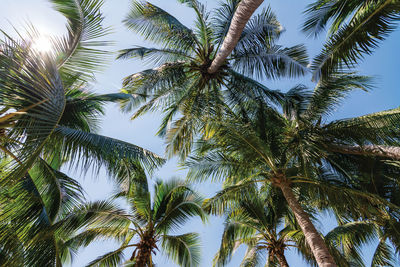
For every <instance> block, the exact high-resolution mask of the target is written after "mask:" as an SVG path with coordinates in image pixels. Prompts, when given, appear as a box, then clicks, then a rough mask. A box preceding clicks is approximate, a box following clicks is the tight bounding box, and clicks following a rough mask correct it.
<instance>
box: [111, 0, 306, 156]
mask: <svg viewBox="0 0 400 267" xmlns="http://www.w3.org/2000/svg"><path fill="white" fill-rule="evenodd" d="M181 2H182V3H185V4H186V5H187V6H189V7H190V8H192V9H193V10H194V12H195V14H196V21H195V24H194V28H193V29H190V28H188V27H186V26H185V25H183V24H182V23H181V22H179V21H178V19H176V18H175V17H173V16H172V15H170V14H169V13H167V12H166V11H164V10H162V9H161V8H159V7H157V6H155V5H153V4H151V3H149V2H145V1H143V2H136V1H134V2H133V4H132V9H131V11H130V12H129V14H128V16H127V17H126V19H125V20H124V22H125V24H126V25H127V27H128V28H129V29H131V30H133V31H135V32H137V33H138V34H140V35H142V36H143V37H144V38H145V39H146V40H147V41H151V42H154V43H155V44H156V45H158V46H159V48H148V47H140V46H136V47H133V48H130V49H126V50H123V51H121V52H120V55H119V57H118V58H140V59H143V60H144V61H145V62H148V63H152V64H154V65H155V66H156V67H155V68H153V69H147V70H144V71H142V72H139V73H135V74H132V75H130V76H128V77H126V78H125V80H124V92H126V93H129V94H132V95H133V98H132V99H131V100H130V101H125V103H124V104H123V106H122V107H123V109H124V110H126V111H129V110H131V109H133V108H135V107H137V106H139V109H138V110H136V112H135V113H134V115H133V118H135V117H137V116H139V115H141V114H143V113H144V112H147V111H153V110H156V109H160V110H162V111H163V112H164V113H165V116H164V118H163V121H162V124H161V126H160V129H159V132H158V133H159V134H160V135H163V136H164V135H166V136H167V140H168V143H169V144H170V145H169V146H168V148H167V149H168V150H169V151H170V152H171V154H174V153H178V152H179V153H181V155H183V156H186V155H187V154H188V153H189V151H190V147H191V141H193V138H194V135H195V132H196V130H198V129H199V128H198V122H197V121H196V120H197V118H198V117H200V116H202V117H203V118H207V117H208V118H212V117H215V115H218V114H219V113H220V111H221V110H220V109H218V107H220V106H221V105H220V104H221V103H225V104H229V101H230V99H236V98H248V97H251V96H250V95H262V96H264V97H265V98H271V99H272V100H273V101H276V100H277V99H280V98H281V94H280V93H279V92H275V91H272V90H269V89H268V88H267V87H265V86H262V85H260V84H258V83H256V82H254V81H253V80H251V79H248V78H246V77H244V76H243V74H245V75H247V74H248V75H251V76H254V77H266V78H278V77H282V76H285V77H295V76H299V75H303V74H305V73H306V72H307V68H306V65H307V63H308V62H307V55H306V52H305V49H304V47H303V46H302V45H297V46H293V47H288V48H285V47H282V46H280V45H278V44H277V41H278V39H279V36H280V35H281V33H282V31H283V28H282V26H281V25H280V23H279V22H278V21H277V19H276V16H275V15H274V14H273V12H272V11H271V10H270V9H269V8H267V9H264V10H263V11H262V12H261V13H260V14H258V15H256V16H254V17H253V18H252V19H251V20H250V21H249V22H248V24H247V25H246V27H245V28H244V30H243V32H242V34H241V37H240V39H239V41H238V43H237V46H236V47H235V49H234V51H233V53H232V55H231V56H230V57H229V58H228V59H227V61H226V62H225V63H224V64H223V66H221V67H220V68H219V69H218V70H217V71H216V72H214V73H211V74H210V73H209V72H208V68H209V66H210V64H211V62H212V61H213V59H214V57H215V55H216V53H217V51H218V49H219V47H220V46H221V44H222V43H223V40H224V38H225V36H226V35H227V32H228V28H229V25H230V23H231V21H232V17H233V15H234V13H235V10H236V8H237V5H238V4H239V2H240V1H236V0H232V1H227V2H226V3H222V4H221V6H220V7H219V8H217V9H216V10H214V12H213V13H209V12H207V11H206V10H205V8H204V6H203V5H202V4H201V3H199V2H198V1H196V0H192V1H183V0H182V1H181ZM210 15H211V16H210ZM239 73H240V74H239ZM171 122H173V124H172V125H170V123H171Z"/></svg>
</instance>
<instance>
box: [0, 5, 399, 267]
mask: <svg viewBox="0 0 400 267" xmlns="http://www.w3.org/2000/svg"><path fill="white" fill-rule="evenodd" d="M150 2H152V3H153V4H155V5H158V6H159V7H161V8H163V9H165V10H166V11H168V12H170V13H171V14H173V15H174V16H175V17H176V18H178V19H179V20H180V21H181V22H183V23H184V24H186V25H188V26H192V25H193V19H194V13H193V12H192V11H191V10H190V9H188V8H186V7H184V6H183V5H181V4H179V3H178V2H177V1H176V0H152V1H150ZM201 2H203V3H205V4H206V5H207V8H208V9H209V10H211V9H212V8H214V7H215V6H216V5H217V3H218V1H215V0H208V1H205V0H201ZM309 2H310V1H306V0H266V1H265V3H264V4H263V7H266V6H267V5H268V4H270V5H271V7H272V10H273V11H274V12H275V13H276V14H277V16H278V19H279V21H280V22H281V23H282V25H283V26H284V28H285V29H286V32H285V33H284V34H283V36H282V38H281V44H282V45H285V46H290V45H294V44H298V43H305V44H306V45H307V48H308V51H309V54H310V55H316V54H317V53H318V52H319V50H320V49H321V45H322V42H323V39H324V38H325V36H323V35H322V36H321V38H319V39H316V40H315V39H309V38H306V36H305V35H304V34H302V33H301V32H300V30H299V29H300V25H301V23H302V21H303V16H302V11H303V10H304V9H305V6H306V5H307V3H309ZM1 4H2V5H1V9H0V28H1V29H2V30H5V31H6V32H11V31H12V27H11V25H10V23H11V24H12V25H14V26H15V27H16V28H17V29H21V27H22V26H23V25H26V22H27V21H29V22H31V23H32V24H33V25H35V27H37V29H38V30H39V31H41V32H43V33H45V34H61V33H63V32H64V30H65V28H64V24H65V20H64V19H63V17H62V16H61V15H59V14H57V13H56V12H55V11H53V10H52V9H51V5H50V4H49V3H48V2H47V1H46V0H1ZM129 6H130V0H105V5H104V7H103V11H104V14H105V16H106V20H105V24H106V25H108V26H112V28H113V34H111V35H109V36H107V39H108V40H111V41H114V42H115V45H114V46H113V47H111V50H112V51H118V50H120V49H124V48H129V47H131V46H132V45H148V46H152V44H149V43H145V42H143V39H142V38H141V37H139V36H137V35H136V34H134V33H133V32H129V31H128V30H126V28H125V27H124V26H123V24H122V23H121V21H122V19H123V18H124V17H125V15H126V14H127V12H128V10H129ZM399 47H400V31H399V30H397V31H396V32H394V33H392V34H391V35H390V38H388V39H387V40H386V41H385V42H384V43H383V44H382V45H381V46H380V48H379V49H377V50H376V51H375V53H374V54H373V55H372V56H368V57H366V59H365V61H364V62H363V63H362V64H361V65H360V66H359V67H358V71H359V72H360V73H361V74H366V75H372V76H374V77H376V79H375V84H376V89H375V90H374V91H372V92H370V93H365V92H356V93H353V94H352V95H351V96H350V97H349V98H348V99H347V101H345V103H344V105H342V106H341V107H340V108H339V109H338V111H337V112H336V113H335V114H334V116H333V117H332V118H331V119H338V118H345V117H351V116H358V115H363V114H367V113H371V112H376V111H379V110H384V109H390V108H395V107H398V106H399V105H400V88H399V83H398V78H399V69H400V53H399V52H398V48H399ZM147 67H148V66H145V65H144V64H143V63H142V62H140V61H133V60H127V61H110V65H109V67H108V68H107V69H105V71H104V72H102V73H101V74H99V75H97V76H96V79H97V82H96V84H94V85H93V90H94V91H95V92H96V93H113V92H118V91H119V89H120V87H121V81H122V78H123V77H125V76H127V75H129V74H132V73H135V72H138V71H141V70H143V69H145V68H147ZM309 80H310V77H306V78H304V79H300V80H299V79H296V80H295V79H293V80H285V81H280V82H271V81H266V84H267V85H268V87H270V88H275V89H281V90H286V89H289V88H290V87H291V86H292V85H295V84H298V83H303V84H306V85H308V86H310V87H311V86H312V83H311V82H309ZM159 118H160V116H159V114H156V113H154V114H148V115H145V116H143V117H141V118H139V119H137V120H135V121H130V119H129V114H122V113H121V112H120V111H119V109H118V106H116V105H109V106H107V110H106V116H105V117H104V119H103V123H102V129H101V131H100V133H101V134H104V135H107V136H110V137H114V138H119V139H122V140H124V141H128V142H131V143H133V144H136V145H139V146H142V147H144V148H146V149H149V150H151V151H153V152H156V153H158V154H159V155H164V142H163V140H161V139H160V138H158V137H156V136H155V133H156V130H157V127H158V125H159V122H160V119H159ZM67 172H68V173H69V174H70V175H71V176H72V177H76V178H77V179H79V180H80V181H81V182H82V184H83V185H84V188H85V190H86V192H87V194H88V199H89V200H99V199H105V198H107V196H108V194H109V193H110V192H111V190H112V185H111V183H110V182H109V180H108V178H107V177H106V175H105V173H104V172H101V173H100V175H98V176H96V177H93V175H90V174H89V175H87V177H82V175H80V174H79V173H76V172H71V171H67ZM184 175H185V171H184V170H179V168H178V167H177V164H176V160H173V159H172V160H170V161H169V162H168V163H167V164H166V165H165V166H164V167H163V168H161V169H160V170H159V171H158V172H157V173H156V175H155V176H156V177H159V178H162V179H168V178H170V177H172V176H181V177H184ZM197 188H198V189H199V190H200V191H201V192H202V193H203V194H204V195H205V196H207V197H208V196H211V195H212V194H213V193H214V192H216V191H218V190H219V189H220V185H219V184H211V183H205V184H203V185H197ZM222 222H223V220H222V219H221V218H215V217H213V218H210V221H209V223H208V224H207V225H205V226H203V225H202V224H201V222H200V221H198V220H193V221H190V222H189V223H188V224H187V225H186V226H185V227H184V229H182V231H197V232H199V233H200V234H201V236H202V244H203V254H202V263H201V266H202V267H208V266H211V261H212V258H213V256H214V254H215V252H216V251H217V249H218V246H219V242H220V238H221V233H222V230H223V225H222ZM334 224H335V223H334V221H333V219H332V218H330V217H329V216H322V218H321V223H320V224H319V225H318V227H319V229H320V230H321V231H323V232H324V233H326V232H327V231H329V230H331V229H332V227H333V226H334ZM115 248H117V244H115V243H113V242H109V241H107V242H98V243H95V244H93V245H90V246H89V247H88V248H85V249H82V250H81V251H80V253H79V254H78V255H77V257H76V258H75V260H74V262H73V263H72V265H70V266H72V267H81V266H85V264H86V263H88V262H89V261H91V260H93V259H95V258H96V257H97V256H100V255H102V254H104V253H106V252H109V251H111V250H112V249H115ZM243 252H244V250H243V249H239V251H238V252H237V255H235V257H234V258H233V260H232V262H231V263H230V264H229V265H228V266H231V267H234V266H238V265H239V263H240V260H241V256H242V255H243ZM363 252H364V255H365V258H371V257H372V255H371V253H372V252H371V247H368V248H365V250H364V251H363ZM127 255H128V256H129V253H127ZM287 257H288V261H289V264H290V265H291V266H295V267H302V266H306V265H305V264H304V262H302V260H301V258H300V257H299V256H297V254H296V253H295V252H293V251H288V252H287ZM155 262H156V263H157V266H176V265H174V264H173V263H171V262H170V261H168V260H166V259H165V257H161V256H160V255H157V258H156V260H155Z"/></svg>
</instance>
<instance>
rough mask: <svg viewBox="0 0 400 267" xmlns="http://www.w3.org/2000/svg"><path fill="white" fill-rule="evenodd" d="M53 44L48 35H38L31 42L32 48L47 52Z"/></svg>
mask: <svg viewBox="0 0 400 267" xmlns="http://www.w3.org/2000/svg"><path fill="white" fill-rule="evenodd" d="M52 48H53V45H52V43H51V40H50V38H49V37H46V36H38V37H37V38H35V40H33V42H32V49H34V50H36V51H38V52H41V53H48V52H50V51H51V50H52Z"/></svg>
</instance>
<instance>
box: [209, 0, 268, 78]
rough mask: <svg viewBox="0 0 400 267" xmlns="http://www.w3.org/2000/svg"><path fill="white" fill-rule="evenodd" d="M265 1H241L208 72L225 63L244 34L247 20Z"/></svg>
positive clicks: (214, 70)
mask: <svg viewBox="0 0 400 267" xmlns="http://www.w3.org/2000/svg"><path fill="white" fill-rule="evenodd" d="M263 1H264V0H242V1H241V2H240V3H239V5H238V7H237V9H236V11H235V14H234V15H233V18H232V21H231V25H230V26H229V30H228V33H227V34H226V36H225V39H224V42H223V43H222V46H221V49H220V50H219V51H218V53H217V55H216V57H215V58H214V60H213V61H212V63H211V66H210V67H209V68H208V73H214V72H216V71H217V70H218V69H219V67H221V66H222V65H223V64H224V62H225V60H226V58H227V57H228V56H229V55H230V54H231V52H232V51H233V49H234V48H235V46H236V44H237V42H238V41H239V39H240V35H241V34H242V32H243V29H244V27H245V26H246V23H247V21H248V20H249V19H250V17H251V15H253V13H254V11H255V10H256V9H257V8H258V7H259V6H260V5H261V3H262V2H263Z"/></svg>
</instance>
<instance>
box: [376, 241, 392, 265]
mask: <svg viewBox="0 0 400 267" xmlns="http://www.w3.org/2000/svg"><path fill="white" fill-rule="evenodd" d="M395 257H396V256H395V254H394V252H393V250H392V248H391V247H390V245H388V244H387V243H386V242H385V240H380V241H379V244H378V246H377V247H376V250H375V252H374V255H373V257H372V263H371V267H378V266H388V267H394V266H396V265H397V263H396V258H395Z"/></svg>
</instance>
